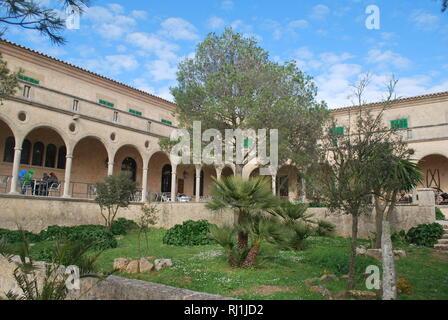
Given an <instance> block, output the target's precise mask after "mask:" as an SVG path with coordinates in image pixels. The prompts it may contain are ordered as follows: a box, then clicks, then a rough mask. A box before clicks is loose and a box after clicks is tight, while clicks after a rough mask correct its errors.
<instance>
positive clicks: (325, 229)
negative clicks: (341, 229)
mask: <svg viewBox="0 0 448 320" xmlns="http://www.w3.org/2000/svg"><path fill="white" fill-rule="evenodd" d="M334 230H336V226H335V225H334V224H333V223H331V222H328V221H325V220H319V221H318V222H317V227H316V235H318V236H321V237H327V236H330V235H332V234H333V232H334Z"/></svg>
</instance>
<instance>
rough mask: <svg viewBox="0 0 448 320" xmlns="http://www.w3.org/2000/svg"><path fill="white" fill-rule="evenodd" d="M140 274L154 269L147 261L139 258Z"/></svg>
mask: <svg viewBox="0 0 448 320" xmlns="http://www.w3.org/2000/svg"><path fill="white" fill-rule="evenodd" d="M139 268H140V272H149V271H151V270H152V269H154V265H153V264H152V263H150V262H149V261H148V260H147V259H145V258H141V259H140V260H139Z"/></svg>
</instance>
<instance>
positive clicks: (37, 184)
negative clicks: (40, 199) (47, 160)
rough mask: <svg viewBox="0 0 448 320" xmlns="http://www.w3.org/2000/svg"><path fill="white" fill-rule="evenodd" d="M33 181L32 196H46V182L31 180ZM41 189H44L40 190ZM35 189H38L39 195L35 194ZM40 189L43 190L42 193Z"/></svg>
mask: <svg viewBox="0 0 448 320" xmlns="http://www.w3.org/2000/svg"><path fill="white" fill-rule="evenodd" d="M33 181H34V186H33V195H34V196H42V195H45V196H46V195H47V194H46V193H47V192H48V182H47V181H44V180H42V179H33ZM42 187H45V188H42ZM36 188H37V189H38V192H39V194H36ZM42 189H44V191H43V190H42ZM43 193H44V194H43Z"/></svg>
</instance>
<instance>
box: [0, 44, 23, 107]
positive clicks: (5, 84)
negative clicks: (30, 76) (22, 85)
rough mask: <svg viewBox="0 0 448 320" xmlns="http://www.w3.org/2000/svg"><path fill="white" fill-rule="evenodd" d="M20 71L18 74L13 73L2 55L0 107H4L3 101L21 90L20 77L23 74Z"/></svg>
mask: <svg viewBox="0 0 448 320" xmlns="http://www.w3.org/2000/svg"><path fill="white" fill-rule="evenodd" d="M22 72H23V71H22V70H21V69H20V70H19V71H17V72H11V71H10V70H9V69H8V64H7V63H6V61H5V60H3V57H2V55H1V53H0V105H3V99H5V98H6V97H7V96H10V95H13V94H15V93H16V91H17V89H18V88H19V79H18V77H19V75H20V74H22Z"/></svg>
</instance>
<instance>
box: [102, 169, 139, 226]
mask: <svg viewBox="0 0 448 320" xmlns="http://www.w3.org/2000/svg"><path fill="white" fill-rule="evenodd" d="M135 189H136V183H135V182H134V181H132V180H131V179H130V178H129V175H128V174H127V173H120V174H119V175H117V176H109V177H107V178H106V180H105V182H99V183H97V184H96V194H97V195H96V199H95V202H96V203H98V205H99V206H100V212H101V216H102V217H103V219H104V222H105V225H106V228H108V229H110V228H111V226H112V222H113V221H114V220H115V217H116V216H117V213H118V210H119V209H120V208H127V207H128V206H129V203H130V202H131V198H132V196H133V194H134V193H135Z"/></svg>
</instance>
